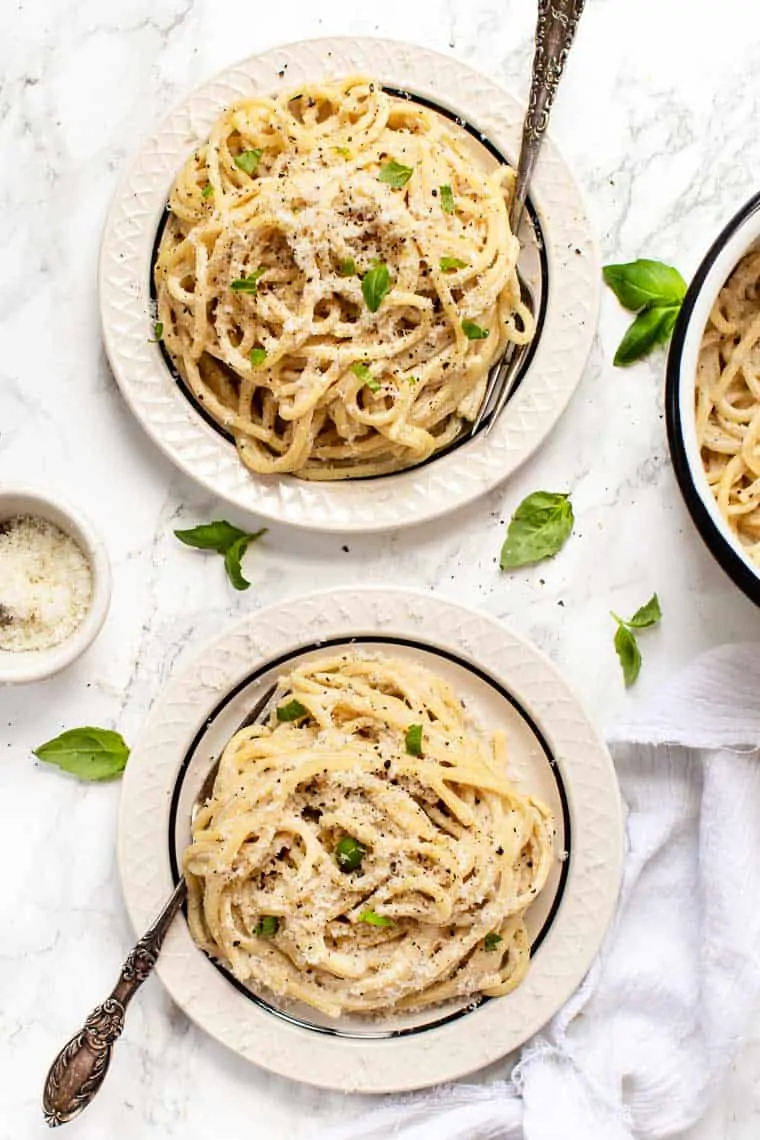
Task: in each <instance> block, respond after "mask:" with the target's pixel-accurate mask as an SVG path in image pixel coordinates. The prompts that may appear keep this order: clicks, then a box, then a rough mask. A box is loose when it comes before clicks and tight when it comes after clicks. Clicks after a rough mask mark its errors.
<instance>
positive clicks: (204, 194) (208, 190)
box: [201, 182, 214, 198]
mask: <svg viewBox="0 0 760 1140" xmlns="http://www.w3.org/2000/svg"><path fill="white" fill-rule="evenodd" d="M213 193H214V187H213V186H212V185H211V183H210V182H209V183H208V185H207V186H204V187H203V189H202V190H201V198H210V197H211V195H212V194H213Z"/></svg>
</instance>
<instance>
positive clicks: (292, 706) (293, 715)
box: [277, 697, 309, 723]
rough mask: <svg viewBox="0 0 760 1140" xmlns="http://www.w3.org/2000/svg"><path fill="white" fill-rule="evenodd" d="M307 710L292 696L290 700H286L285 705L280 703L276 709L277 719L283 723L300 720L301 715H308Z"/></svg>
mask: <svg viewBox="0 0 760 1140" xmlns="http://www.w3.org/2000/svg"><path fill="white" fill-rule="evenodd" d="M308 715H309V710H308V709H307V708H306V706H305V705H302V704H301V702H300V701H297V700H296V698H295V697H293V700H292V701H288V703H287V704H286V705H280V707H279V708H278V709H277V719H278V720H279V721H281V722H283V723H287V722H288V721H291V720H300V719H301V717H302V716H308Z"/></svg>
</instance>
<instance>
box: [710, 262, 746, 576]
mask: <svg viewBox="0 0 760 1140" xmlns="http://www.w3.org/2000/svg"><path fill="white" fill-rule="evenodd" d="M696 427H697V439H698V442H699V446H700V449H701V454H702V462H703V464H704V468H705V474H706V476H707V481H708V483H709V484H710V487H711V488H712V492H713V494H714V496H715V498H716V500H717V503H718V506H719V508H720V511H721V514H722V515H723V517H724V518H725V519H726V521H727V523H728V524H729V526H730V527H731V529H732V530H733V531H734V532H735V534H736V536H737V538H738V539H739V541H740V542H741V543H742V544H743V546H744V547H745V548H746V550H747V554H748V555H749V557H750V558H751V559H752V560H753V561H754V562H756V563H758V564H760V252H758V251H754V252H751V253H749V254H747V255H746V256H745V257H744V258H742V260H741V261H740V262H739V264H738V265H737V266H736V268H735V269H734V271H733V273H732V274H731V276H730V277H729V279H728V281H727V282H726V284H725V285H724V287H723V289H722V290H721V292H720V294H719V296H718V299H717V301H716V302H715V305H714V306H713V309H712V312H711V313H710V319H709V321H708V324H707V328H706V329H705V332H704V335H703V337H702V344H701V347H700V352H699V363H698V366H697V381H696Z"/></svg>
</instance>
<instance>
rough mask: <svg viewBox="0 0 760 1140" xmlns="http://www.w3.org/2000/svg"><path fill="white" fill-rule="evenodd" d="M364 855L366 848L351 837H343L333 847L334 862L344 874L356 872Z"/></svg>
mask: <svg viewBox="0 0 760 1140" xmlns="http://www.w3.org/2000/svg"><path fill="white" fill-rule="evenodd" d="M366 854H367V848H366V847H365V846H364V845H363V844H362V843H360V842H359V840H358V839H354V837H353V836H352V835H344V836H343V838H342V839H340V840H339V841H338V843H337V845H336V847H335V862H336V863H337V864H338V866H339V867H340V869H341V871H345V872H346V873H348V872H349V871H358V869H359V867H361V865H362V859H363V858H364V856H365V855H366Z"/></svg>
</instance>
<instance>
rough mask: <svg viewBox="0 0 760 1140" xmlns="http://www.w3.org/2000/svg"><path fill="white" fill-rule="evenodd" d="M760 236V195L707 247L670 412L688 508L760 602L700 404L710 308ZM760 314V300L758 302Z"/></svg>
mask: <svg viewBox="0 0 760 1140" xmlns="http://www.w3.org/2000/svg"><path fill="white" fill-rule="evenodd" d="M758 241H760V194H755V195H754V196H753V197H752V198H750V200H749V201H748V202H747V203H746V204H745V205H744V206H742V208H741V209H740V210H738V211H737V213H736V214H735V215H734V216H733V218H731V220H730V221H729V222H728V223H727V225H726V226H725V227H724V229H723V230H722V231H721V233H720V234H719V235H718V237H717V238H716V239H715V241H714V242H713V244H712V245H711V246H710V248H709V249H708V251H707V253H706V254H705V256H704V258H703V259H702V262H701V264H700V266H699V268H698V269H697V272H696V273H695V274H694V277H693V279H692V281H691V284H690V285H689V288H688V290H687V292H686V296H685V298H684V301H683V305H682V307H681V312H680V314H679V316H678V320H677V322H676V326H675V329H674V332H673V338H672V340H671V344H670V350H669V353H668V364H667V382H666V412H667V429H668V442H669V446H670V454H671V459H672V462H673V469H674V471H675V474H676V478H677V480H678V484H679V487H680V489H681V494H682V495H683V498H684V501H685V503H686V506H687V508H688V511H689V513H690V515H691V517H692V520H693V521H694V524H695V526H696V528H697V530H698V531H699V533H700V535H701V537H702V539H703V541H704V543H705V545H706V546H707V548H708V550H709V551H710V553H711V554H712V555H713V557H714V558H715V560H716V561H717V562H718V564H719V565H720V566H721V567H722V568H723V569H724V570H725V571H726V573H727V574H728V575H729V577H730V578H731V579H732V580H733V582H734V583H735V584H736V585H737V586H738V587H739V589H740V590H742V591H743V592H744V593H745V594H746V595H747V597H748V598H750V599H751V600H752V601H753V602H755V603H756V604H758V605H760V566H759V565H758V564H757V563H755V562H754V561H753V559H752V557H751V555H750V553H749V549H748V546H747V545H746V544H745V543H744V542H743V541H742V540H741V538H740V537H739V535H738V533H737V531H736V529H734V527H733V526H732V525H730V524H729V522H728V521H727V519H726V517H725V516H724V514H723V512H722V511H721V508H720V506H719V504H718V501H717V499H716V496H715V494H714V493H713V489H712V487H711V485H710V481H709V480H708V476H707V472H706V470H705V464H704V461H703V452H702V441H701V440H700V427H699V424H698V416H697V409H696V399H695V390H696V385H697V374H698V368H699V359H700V347H701V344H702V338H703V335H704V333H705V329H706V327H707V325H708V322H709V320H710V313H711V311H712V310H713V307H714V306H715V304H716V301H717V300H718V297H719V294H720V293H721V290H722V289H723V287H724V285H725V284H726V282H727V281H728V279H729V278H730V277H731V274H732V273H733V271H734V270H735V269H736V267H737V265H738V264H739V263H740V262H741V261H742V259H743V258H744V257H745V256H746V255H747V254H748V253H750V252H753V251H754V250H756V249H757V248H758ZM757 312H758V316H760V301H758V305H757Z"/></svg>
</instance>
